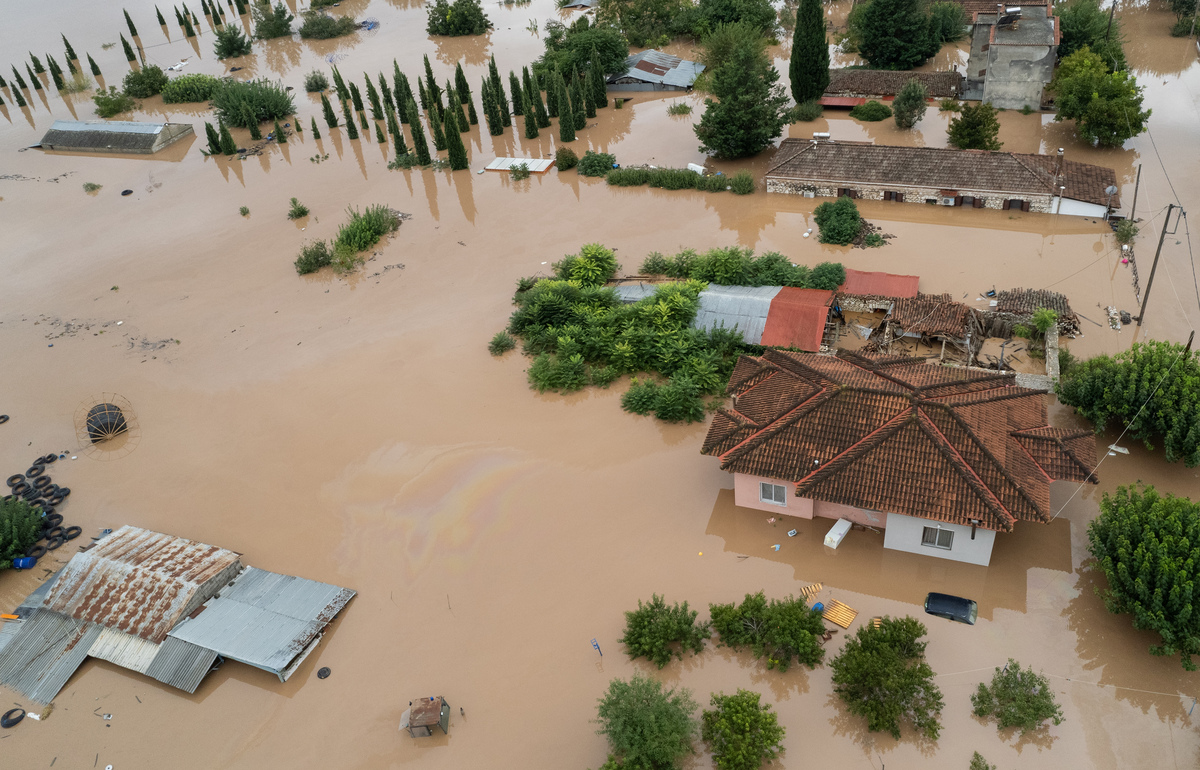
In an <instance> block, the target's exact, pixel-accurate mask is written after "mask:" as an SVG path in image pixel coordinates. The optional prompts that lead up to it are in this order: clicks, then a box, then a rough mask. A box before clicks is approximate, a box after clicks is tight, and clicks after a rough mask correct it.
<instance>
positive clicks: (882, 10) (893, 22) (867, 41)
mask: <svg viewBox="0 0 1200 770" xmlns="http://www.w3.org/2000/svg"><path fill="white" fill-rule="evenodd" d="M861 13H862V15H861V17H860V19H859V23H860V28H859V30H858V35H859V37H860V39H859V41H858V50H859V53H861V54H862V56H863V58H864V59H866V60H867V61H868V62H869V63H870V65H871V66H872V67H874V68H876V69H887V70H907V69H912V68H913V67H916V66H917V65H919V64H922V63H924V61H925V60H926V59H928V58H929V57H930V56H933V55H934V54H935V53H937V51H938V48H939V47H940V43H939V42H938V41H937V40H935V39H934V38H932V37H931V36H930V34H929V15H928V12H927V11H926V10H925V7H924V6H923V5H922V3H921V0H870V2H869V3H868V4H867V6H866V8H865V9H864V10H863V11H862V12H861Z"/></svg>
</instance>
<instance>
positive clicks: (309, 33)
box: [300, 13, 358, 40]
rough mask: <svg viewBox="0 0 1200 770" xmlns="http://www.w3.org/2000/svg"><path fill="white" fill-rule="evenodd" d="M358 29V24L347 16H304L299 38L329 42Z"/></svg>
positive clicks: (315, 14) (308, 14)
mask: <svg viewBox="0 0 1200 770" xmlns="http://www.w3.org/2000/svg"><path fill="white" fill-rule="evenodd" d="M357 29H358V22H356V21H355V20H354V19H352V18H350V17H349V16H326V15H325V14H323V13H306V14H304V23H303V24H301V25H300V37H301V38H303V39H305V40H330V39H332V38H335V37H341V36H342V35H349V34H350V33H351V32H354V31H356V30H357Z"/></svg>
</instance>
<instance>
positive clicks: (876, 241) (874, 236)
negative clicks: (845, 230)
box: [863, 233, 887, 249]
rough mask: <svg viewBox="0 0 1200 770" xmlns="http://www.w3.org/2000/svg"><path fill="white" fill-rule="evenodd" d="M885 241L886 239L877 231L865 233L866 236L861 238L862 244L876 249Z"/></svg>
mask: <svg viewBox="0 0 1200 770" xmlns="http://www.w3.org/2000/svg"><path fill="white" fill-rule="evenodd" d="M886 243H887V241H885V240H884V239H883V236H882V235H880V234H879V233H867V237H866V238H863V244H864V245H866V246H867V247H869V248H872V249H877V248H879V247H880V246H883V245H884V244H886Z"/></svg>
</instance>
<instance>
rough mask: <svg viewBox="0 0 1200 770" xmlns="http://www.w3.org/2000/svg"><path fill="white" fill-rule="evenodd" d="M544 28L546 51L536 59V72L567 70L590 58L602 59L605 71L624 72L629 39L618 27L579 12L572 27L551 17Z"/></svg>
mask: <svg viewBox="0 0 1200 770" xmlns="http://www.w3.org/2000/svg"><path fill="white" fill-rule="evenodd" d="M544 31H545V37H544V43H545V46H546V51H545V53H543V54H542V58H541V59H539V60H538V61H537V62H535V63H534V65H533V69H534V72H535V73H546V72H549V71H551V70H553V69H556V68H557V69H558V71H559V72H562V73H567V72H570V71H571V70H572V69H583V68H586V67H587V64H588V62H589V61H594V62H597V63H599V65H600V68H601V69H602V70H603V71H604V74H605V75H621V74H624V73H625V59H626V57H628V56H629V43H628V42H627V41H626V40H625V37H624V36H623V35H622V34H621V32H620V30H618V29H617V28H616V27H612V26H609V25H607V24H603V23H597V24H595V25H592V24H590V23H589V22H588V18H587V17H586V16H580V17H579V18H578V19H577V20H576V21H575V22H574V23H573V24H571V26H569V27H567V26H564V25H562V24H560V23H558V22H556V21H548V22H546V25H545V27H544ZM551 114H552V115H553V113H551Z"/></svg>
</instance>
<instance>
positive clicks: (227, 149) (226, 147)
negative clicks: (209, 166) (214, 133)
mask: <svg viewBox="0 0 1200 770" xmlns="http://www.w3.org/2000/svg"><path fill="white" fill-rule="evenodd" d="M220 125H221V128H220V131H219V132H218V135H219V136H220V137H221V152H223V153H225V154H226V155H235V154H236V153H237V142H235V141H233V134H231V133H229V126H227V125H225V122H224V121H221V124H220Z"/></svg>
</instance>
